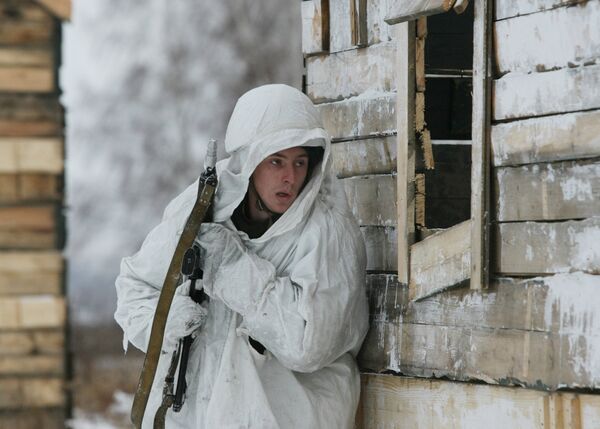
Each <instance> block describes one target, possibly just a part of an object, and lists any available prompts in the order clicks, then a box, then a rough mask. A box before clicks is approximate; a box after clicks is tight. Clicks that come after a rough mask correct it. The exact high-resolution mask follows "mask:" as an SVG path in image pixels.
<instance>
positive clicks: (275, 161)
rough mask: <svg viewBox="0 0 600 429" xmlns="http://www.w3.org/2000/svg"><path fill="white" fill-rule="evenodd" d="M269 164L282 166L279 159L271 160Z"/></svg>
mask: <svg viewBox="0 0 600 429" xmlns="http://www.w3.org/2000/svg"><path fill="white" fill-rule="evenodd" d="M269 164H271V165H281V160H280V159H279V158H271V159H270V160H269Z"/></svg>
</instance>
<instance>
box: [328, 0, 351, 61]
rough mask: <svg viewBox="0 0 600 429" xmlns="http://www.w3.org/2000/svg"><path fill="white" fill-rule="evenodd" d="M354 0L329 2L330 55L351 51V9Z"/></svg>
mask: <svg viewBox="0 0 600 429" xmlns="http://www.w3.org/2000/svg"><path fill="white" fill-rule="evenodd" d="M353 8H354V0H329V13H330V15H329V16H330V19H329V22H330V25H329V28H330V44H329V51H330V52H331V53H334V52H340V51H346V50H348V49H352V48H353V47H354V44H353V43H352V25H353V24H352V18H353V13H352V9H353Z"/></svg>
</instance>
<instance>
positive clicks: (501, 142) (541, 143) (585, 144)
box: [492, 110, 600, 166]
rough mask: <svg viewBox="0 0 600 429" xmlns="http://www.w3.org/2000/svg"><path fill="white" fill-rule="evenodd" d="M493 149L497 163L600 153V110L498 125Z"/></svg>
mask: <svg viewBox="0 0 600 429" xmlns="http://www.w3.org/2000/svg"><path fill="white" fill-rule="evenodd" d="M492 152H493V162H494V165H495V166H505V165H517V164H529V163H536V162H545V161H560V160H569V159H577V158H589V157H595V156H598V155H599V154H600V111H599V110H594V111H590V112H577V113H567V114H565V115H556V116H548V117H543V118H532V119H526V120H522V121H515V122H509V123H505V124H497V125H494V126H493V127H492Z"/></svg>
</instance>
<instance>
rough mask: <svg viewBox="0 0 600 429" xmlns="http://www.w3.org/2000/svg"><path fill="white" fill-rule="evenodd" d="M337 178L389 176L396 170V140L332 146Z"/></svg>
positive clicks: (366, 141)
mask: <svg viewBox="0 0 600 429" xmlns="http://www.w3.org/2000/svg"><path fill="white" fill-rule="evenodd" d="M331 156H332V158H333V171H334V172H335V173H336V175H337V177H339V178H343V177H352V176H361V175H369V174H389V173H392V172H394V171H395V170H396V138H395V137H393V136H392V137H384V138H374V139H366V140H353V141H348V142H342V143H335V144H332V145H331Z"/></svg>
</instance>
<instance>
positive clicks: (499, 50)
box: [303, 0, 600, 428]
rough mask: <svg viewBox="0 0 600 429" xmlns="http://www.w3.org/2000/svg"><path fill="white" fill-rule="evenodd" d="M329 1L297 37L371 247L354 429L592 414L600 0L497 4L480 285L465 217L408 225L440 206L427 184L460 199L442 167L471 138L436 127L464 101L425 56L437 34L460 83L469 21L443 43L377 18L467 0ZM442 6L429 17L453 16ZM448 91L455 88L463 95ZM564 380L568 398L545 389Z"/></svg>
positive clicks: (558, 423) (419, 28) (597, 339)
mask: <svg viewBox="0 0 600 429" xmlns="http://www.w3.org/2000/svg"><path fill="white" fill-rule="evenodd" d="M309 2H310V1H305V2H303V4H305V3H309ZM323 3H324V2H320V5H321V6H322V4H323ZM326 3H327V4H328V7H329V9H328V13H329V15H328V16H327V18H326V21H321V22H319V24H318V25H317V27H318V28H320V29H323V28H325V27H327V24H329V27H328V29H327V31H331V37H330V38H329V39H328V41H327V43H329V42H331V45H330V46H328V47H327V49H320V50H315V49H312V50H311V49H306V46H309V45H312V46H316V45H318V46H320V47H323V46H325V45H327V43H325V42H324V40H322V39H321V40H319V41H314V42H312V43H310V44H309V43H307V44H306V45H305V49H304V54H305V63H306V79H305V82H306V87H305V91H306V93H307V94H308V95H309V97H311V99H312V100H313V101H314V102H315V103H316V104H317V105H318V108H319V109H320V110H321V113H322V115H323V119H324V122H325V126H326V128H327V129H328V131H329V132H330V133H331V135H332V137H333V142H334V144H333V157H334V166H335V169H336V172H337V174H338V177H339V178H340V180H341V181H342V183H343V185H344V187H345V189H346V192H347V194H348V197H349V200H350V203H351V206H352V207H353V210H354V214H355V216H356V217H357V219H358V221H359V223H360V225H361V229H362V231H363V234H364V237H365V241H366V245H367V252H368V272H367V276H366V279H367V285H368V294H369V300H370V309H371V329H370V331H369V333H368V335H367V338H366V340H365V344H364V346H363V348H362V350H361V353H360V355H359V364H360V366H361V368H362V370H363V371H364V372H365V375H364V376H363V397H362V401H361V406H360V408H359V412H358V415H357V425H358V427H364V428H371V427H378V428H379V427H381V428H384V427H385V428H395V427H419V428H433V427H461V428H475V427H477V428H479V427H484V426H485V427H490V428H494V427H523V428H542V427H543V428H549V427H550V428H563V427H565V428H566V427H573V428H592V427H596V426H599V425H600V413H599V412H598V408H599V407H600V405H599V404H598V400H599V399H598V398H599V397H598V395H595V394H586V395H583V394H580V393H577V389H585V392H586V393H590V392H591V393H594V392H597V390H598V389H600V364H599V362H600V336H599V334H598V333H599V332H600V317H598V314H597V313H598V311H600V252H599V251H598V248H599V247H598V246H599V245H598V243H599V242H600V203H599V202H598V201H600V198H599V197H600V164H599V160H600V138H599V136H600V85H599V83H600V73H599V72H598V70H600V69H599V66H598V64H599V63H600V44H599V43H598V40H600V34H598V31H599V28H600V27H599V26H598V25H597V23H598V22H600V1H597V0H589V1H576V0H570V1H558V0H535V1H529V2H521V1H516V0H495V1H493V2H492V3H493V7H494V20H493V23H492V24H491V28H490V30H489V31H493V35H494V37H493V44H492V45H490V46H489V48H490V49H492V57H493V58H494V59H495V61H494V63H493V70H492V72H493V74H492V77H493V82H492V88H491V89H492V110H491V120H492V124H491V129H490V130H488V131H489V133H490V140H489V141H490V144H491V160H490V161H489V164H486V166H485V168H483V169H482V170H481V171H486V170H487V171H489V172H490V180H491V183H490V189H489V190H488V192H489V198H490V199H491V207H490V221H491V228H490V231H489V233H490V243H489V244H490V256H489V258H490V259H489V262H490V273H491V282H490V285H489V288H488V289H485V290H470V289H469V288H467V287H465V286H466V285H468V284H469V276H470V273H471V266H470V256H471V252H472V248H471V247H470V246H471V242H470V237H471V235H470V234H471V228H470V227H471V222H472V221H466V222H464V223H461V224H458V225H455V226H453V227H452V228H447V229H444V230H438V229H435V230H433V231H432V230H431V228H427V220H426V221H425V225H424V227H423V228H421V227H420V224H419V222H420V221H422V220H423V219H427V213H428V212H431V211H433V212H434V213H435V214H437V215H440V216H441V217H444V216H445V217H446V218H449V213H450V212H449V211H448V210H449V206H450V204H449V203H441V204H435V203H434V201H435V198H433V195H435V197H436V198H438V199H439V198H443V197H448V196H449V195H452V196H453V198H463V199H470V197H471V196H470V192H471V190H470V189H468V190H467V191H466V193H465V192H461V190H463V191H464V189H465V188H464V186H461V182H463V181H462V179H459V177H460V176H459V175H458V173H457V172H456V167H454V170H453V168H452V166H455V165H456V164H457V163H458V164H460V165H461V166H462V167H461V168H463V169H464V168H465V163H464V159H465V158H464V157H463V158H460V157H459V156H458V154H459V153H460V150H463V149H464V148H469V146H468V144H469V143H470V142H468V141H467V142H464V141H463V142H461V143H462V144H463V145H465V146H461V145H456V143H458V142H456V139H465V138H468V136H469V135H470V134H469V135H466V134H464V132H463V131H460V132H458V133H457V134H455V136H454V137H452V134H451V133H452V131H449V130H450V128H448V123H440V124H438V121H440V120H441V119H440V118H442V119H443V118H445V117H448V112H450V113H451V114H452V113H453V114H456V113H457V112H459V111H460V109H462V108H461V107H460V105H464V102H463V101H461V102H460V105H456V104H454V105H451V106H444V107H443V109H444V110H440V109H442V107H440V105H439V104H436V103H439V97H442V96H444V91H446V90H442V87H441V86H440V82H445V81H443V80H440V73H444V72H443V71H441V70H442V69H441V68H438V69H436V70H435V76H428V74H427V73H428V72H427V70H428V69H427V64H429V67H431V64H434V65H435V67H438V66H439V67H441V65H443V64H444V63H443V61H442V59H441V58H442V57H440V55H439V54H436V55H433V54H432V52H434V51H432V49H434V48H433V47H434V46H435V52H437V53H440V52H442V55H443V54H447V55H448V56H449V57H452V58H453V59H454V62H455V63H454V64H453V65H452V66H451V68H452V70H453V72H452V73H449V74H450V75H451V76H452V74H453V73H454V74H455V75H456V76H457V77H455V79H458V80H456V82H464V81H468V79H470V70H468V69H466V68H468V63H467V62H466V61H467V59H466V58H465V56H464V52H462V51H461V50H459V49H457V48H456V46H457V45H458V44H459V43H461V42H460V40H462V39H464V35H465V33H464V28H463V29H462V30H461V29H459V28H458V27H456V28H454V30H452V28H453V27H451V26H446V27H443V28H446V29H448V30H447V33H445V30H444V31H442V33H444V34H445V36H448V37H445V36H444V37H439V38H436V36H435V33H436V32H435V30H434V32H433V33H431V28H429V29H428V26H427V23H426V21H425V20H424V19H423V18H421V19H420V20H419V21H418V23H417V24H416V25H415V24H398V25H390V26H388V27H385V29H384V30H383V29H382V28H383V27H382V25H385V24H382V23H385V22H386V21H387V22H388V23H401V22H405V21H409V20H411V19H415V18H416V17H422V16H428V15H433V14H435V13H439V12H441V11H442V10H449V9H450V8H452V7H453V6H457V4H458V3H461V4H462V5H463V6H464V2H456V4H454V2H443V1H441V0H440V1H437V2H429V1H414V2H412V1H411V2H384V1H381V0H380V1H379V2H367V7H366V9H367V18H366V21H365V22H361V19H362V18H364V13H363V12H364V10H362V9H361V4H360V3H361V2H360V1H356V2H333V1H330V2H326ZM353 3H354V9H353V6H352V5H353ZM384 3H386V4H384ZM452 14H453V12H448V15H447V17H444V18H441V19H440V21H439V22H442V21H444V22H448V23H451V22H456V21H452V17H451V16H450V15H452ZM429 19H431V18H429ZM315 25H316V24H315V23H314V21H313V27H314V26H315ZM402 25H409V27H401V26H402ZM410 25H414V27H413V30H410ZM448 25H451V24H448ZM461 25H462V24H461ZM317 27H315V28H317ZM433 28H435V27H433ZM428 30H429V32H430V33H431V34H428ZM410 31H414V32H413V33H410ZM325 33H326V32H323V31H322V32H321V33H320V34H325ZM364 34H368V37H364ZM374 34H378V36H377V37H375V36H373V35H374ZM407 34H413V35H414V39H411V38H410V37H409V38H408V39H407ZM469 37H472V36H469ZM461 38H462V39H461ZM449 40H452V41H453V42H452V43H451V42H450V41H449ZM428 41H429V43H430V45H429V48H428V45H427V43H428ZM444 41H445V42H444ZM444 43H446V44H445V45H444ZM461 46H462V45H461ZM428 49H430V51H429V52H430V54H429V55H433V56H429V57H428V56H427V52H428ZM471 52H472V51H471ZM471 52H469V55H471ZM428 58H429V60H428ZM431 58H433V60H431ZM467 58H468V57H467ZM406 61H408V63H407V62H406ZM423 61H424V62H425V66H426V67H425V68H424V69H423V68H422V63H423ZM428 61H429V62H428ZM449 64H450V63H449ZM435 67H434V68H435ZM461 67H462V68H465V69H464V70H461ZM431 70H433V69H431ZM446 72H447V71H446ZM403 73H404V74H403ZM406 73H409V74H410V73H413V75H412V76H413V77H412V78H410V79H408V80H407V79H406V75H405V74H406ZM432 73H433V72H432ZM412 79H414V81H413V80H412ZM453 85H455V86H454V88H455V89H454V90H453V91H458V92H455V93H454V96H453V97H454V99H455V100H464V95H465V94H466V95H467V96H468V94H469V93H470V86H469V85H464V84H460V85H463V86H462V87H461V86H460V85H459V86H456V83H454V84H453ZM465 89H466V91H465ZM411 91H413V92H412V93H413V94H415V96H416V98H413V99H411V98H410V97H409V96H408V94H410V93H411ZM429 91H431V92H429ZM419 94H421V95H419ZM423 94H424V95H423ZM438 94H439V97H438ZM457 94H458V97H457ZM419 97H421V98H419ZM423 100H425V103H423ZM427 100H429V101H427ZM469 102H470V100H469ZM483 105H484V104H483V103H479V106H483ZM423 106H424V111H423ZM428 106H429V107H428ZM479 108H481V107H476V109H479ZM428 109H430V110H428ZM436 112H437V113H436ZM440 112H443V114H440ZM474 117H475V116H474ZM479 117H480V118H481V117H482V116H479ZM463 119H465V118H458V119H456V121H457V122H455V124H458V126H459V127H458V128H455V130H462V129H463V128H464V127H463V125H464V124H462V123H461V122H460V121H461V120H463ZM470 122H471V117H470V115H469V117H468V118H466V122H465V123H466V124H470ZM482 123H484V122H483V121H482ZM407 126H408V127H410V128H411V129H412V132H413V137H412V138H414V137H418V138H416V139H415V140H414V142H411V141H410V139H411V136H410V130H408V132H407V129H406V127H407ZM469 126H470V125H469ZM443 127H446V128H443ZM429 130H431V131H430V132H429V135H428V136H426V134H427V132H428V131H429ZM461 132H462V134H460V133H461ZM485 132H486V130H483V133H484V135H485ZM442 133H445V134H442ZM432 134H434V136H433V139H431V135H432ZM436 135H444V136H450V137H443V138H445V139H448V138H452V139H453V140H452V141H448V140H442V141H440V140H436ZM423 136H425V137H423ZM427 139H429V140H430V141H432V142H433V145H432V149H433V150H432V153H433V160H434V162H435V163H436V164H437V163H438V160H439V159H444V160H445V161H444V162H443V163H442V165H441V168H447V171H448V173H446V174H444V175H441V176H440V177H441V179H440V180H438V181H437V182H436V181H435V180H432V177H435V176H432V173H428V170H427V169H426V168H425V167H426V165H427V162H428V160H426V156H427V154H426V151H427V148H426V147H425V146H423V140H427ZM440 144H441V145H444V144H448V145H454V146H455V147H456V148H457V149H456V150H455V151H454V152H453V151H451V150H448V151H442V150H441V149H440V148H441V146H440ZM436 147H437V154H438V155H439V156H438V155H436ZM461 159H462V161H460V160H461ZM480 159H485V158H483V157H482V158H480ZM461 163H462V164H461ZM444 164H446V166H447V167H446V166H444ZM435 167H436V168H438V166H437V165H436V166H435ZM467 168H469V167H467ZM411 169H413V170H411ZM415 169H416V173H417V174H416V175H412V176H411V174H410V171H413V172H415ZM433 171H435V170H433ZM440 171H442V170H441V169H440V170H438V173H437V174H440V173H439V172H440ZM423 174H424V175H425V179H426V180H425V187H424V189H423ZM428 174H429V176H428ZM423 201H425V204H423ZM419 206H421V207H419ZM406 210H408V214H406ZM422 210H424V213H423V212H422ZM406 221H408V222H409V224H406ZM454 223H456V222H454ZM454 223H450V224H449V225H448V226H450V225H452V224H454ZM400 231H401V232H400ZM432 234H433V235H432ZM426 237H428V238H426ZM413 240H416V242H415V243H413ZM403 252H404V253H403ZM383 372H386V373H389V372H391V373H395V374H399V375H405V376H414V377H419V378H423V377H425V378H439V377H444V378H447V379H450V380H456V381H463V382H467V383H452V382H449V381H430V380H422V379H406V378H404V377H398V376H383V375H377V374H381V373H383ZM473 380H476V381H478V382H480V383H485V384H487V385H475V384H470V383H468V382H470V381H473ZM492 385H506V386H518V388H515V387H512V388H507V387H499V386H492ZM523 387H525V388H523ZM562 388H568V389H571V391H572V393H552V392H555V391H556V390H558V389H562ZM534 389H535V390H534ZM465 409H467V410H468V411H469V412H465V411H464V410H465ZM438 410H439V411H438Z"/></svg>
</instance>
